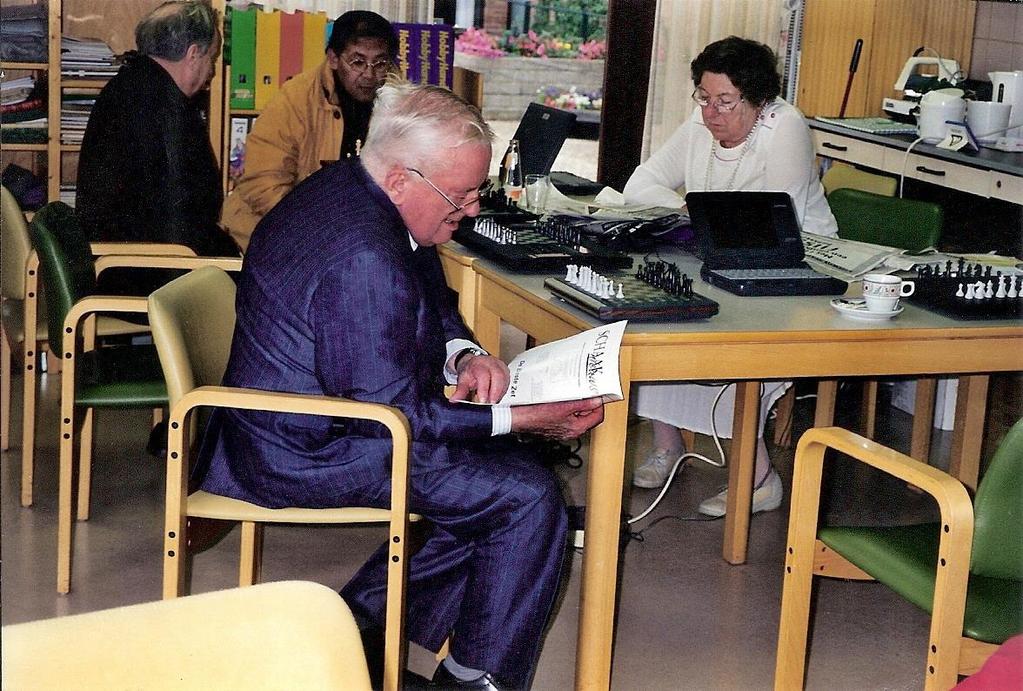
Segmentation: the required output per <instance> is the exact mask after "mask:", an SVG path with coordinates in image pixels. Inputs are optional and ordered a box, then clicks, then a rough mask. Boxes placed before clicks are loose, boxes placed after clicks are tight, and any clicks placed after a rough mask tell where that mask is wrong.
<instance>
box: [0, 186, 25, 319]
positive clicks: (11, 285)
mask: <svg viewBox="0 0 1023 691" xmlns="http://www.w3.org/2000/svg"><path fill="white" fill-rule="evenodd" d="M0 213H2V216H0V231H2V233H3V237H2V238H0V244H2V245H3V251H2V252H0V284H2V285H0V295H3V296H4V297H5V298H9V299H11V300H24V299H25V262H27V261H28V255H29V253H30V252H31V251H32V241H31V240H30V239H29V237H28V223H27V222H26V221H25V214H24V213H22V211H21V207H20V206H18V201H17V200H16V199H15V198H14V195H13V194H11V192H10V190H8V189H7V188H6V187H4V186H2V185H0Z"/></svg>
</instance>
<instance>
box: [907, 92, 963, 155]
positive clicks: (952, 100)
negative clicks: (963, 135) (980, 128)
mask: <svg viewBox="0 0 1023 691" xmlns="http://www.w3.org/2000/svg"><path fill="white" fill-rule="evenodd" d="M963 95H964V92H963V90H962V89H935V90H934V91H928V92H927V93H926V94H924V95H923V97H922V98H921V99H920V115H919V116H917V132H918V135H917V136H919V137H921V138H922V139H923V140H924V141H925V142H927V143H928V144H936V143H937V142H940V141H941V140H942V139H944V138H945V135H946V134H948V125H946V124H945V122H946V121H947V120H953V121H956V122H962V121H963V119H964V116H965V115H966V101H965V100H963Z"/></svg>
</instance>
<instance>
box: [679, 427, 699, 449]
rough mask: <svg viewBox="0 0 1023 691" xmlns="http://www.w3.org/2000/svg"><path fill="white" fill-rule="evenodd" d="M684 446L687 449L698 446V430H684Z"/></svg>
mask: <svg viewBox="0 0 1023 691" xmlns="http://www.w3.org/2000/svg"><path fill="white" fill-rule="evenodd" d="M682 446H683V447H684V448H685V450H686V451H692V450H693V449H695V448H696V432H694V431H693V430H691V429H684V430H682Z"/></svg>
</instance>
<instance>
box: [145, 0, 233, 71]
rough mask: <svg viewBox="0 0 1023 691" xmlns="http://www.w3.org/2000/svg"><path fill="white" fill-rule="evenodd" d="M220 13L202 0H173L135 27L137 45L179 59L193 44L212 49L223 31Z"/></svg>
mask: <svg viewBox="0 0 1023 691" xmlns="http://www.w3.org/2000/svg"><path fill="white" fill-rule="evenodd" d="M219 24H220V22H219V13H218V12H217V11H216V10H215V9H213V8H212V7H210V5H208V4H207V3H205V2H202V1H201V0H171V1H170V2H165V3H163V4H162V5H160V6H159V7H157V8H156V9H155V10H153V11H152V12H150V13H149V14H148V15H147V16H146V17H145V18H144V19H143V20H142V21H141V22H139V23H138V26H136V27H135V45H136V46H137V47H138V51H139V52H140V53H142V54H143V55H149V56H151V57H157V58H164V59H165V60H170V61H172V62H177V61H178V60H181V59H182V58H184V57H185V53H186V52H187V51H188V47H189V46H190V45H193V44H195V45H197V46H199V50H201V51H202V53H203V54H206V52H207V51H209V49H210V46H211V45H212V44H213V39H214V37H215V36H216V35H217V32H218V31H219Z"/></svg>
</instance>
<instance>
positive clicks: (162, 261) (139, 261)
mask: <svg viewBox="0 0 1023 691" xmlns="http://www.w3.org/2000/svg"><path fill="white" fill-rule="evenodd" d="M203 266H216V267H218V268H221V269H223V270H224V271H241V268H242V258H241V257H195V256H192V257H181V256H172V255H148V256H147V255H137V254H108V255H105V256H102V257H100V258H99V259H97V260H96V275H97V276H99V275H100V274H101V273H103V272H104V271H106V270H107V269H112V268H115V267H117V268H133V269H186V270H191V269H198V268H201V267H203Z"/></svg>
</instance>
